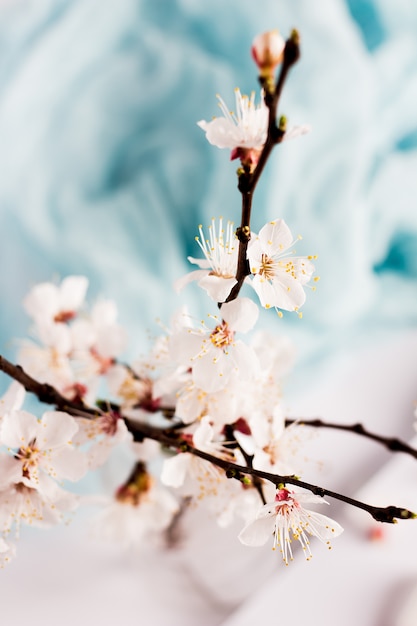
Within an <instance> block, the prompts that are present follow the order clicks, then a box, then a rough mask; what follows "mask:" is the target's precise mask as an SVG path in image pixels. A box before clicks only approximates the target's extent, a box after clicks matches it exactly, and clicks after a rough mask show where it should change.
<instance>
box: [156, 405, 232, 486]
mask: <svg viewBox="0 0 417 626" xmlns="http://www.w3.org/2000/svg"><path fill="white" fill-rule="evenodd" d="M214 435H215V432H214V429H213V427H212V425H211V423H210V417H209V416H205V417H203V419H202V420H201V422H200V424H199V426H198V427H197V429H196V431H195V432H194V433H193V435H192V438H191V439H192V445H193V446H194V447H195V448H197V450H201V451H202V452H207V453H209V454H212V455H213V456H217V457H218V458H223V459H229V460H230V461H232V460H233V452H231V451H230V450H228V449H227V448H225V447H224V446H223V444H222V443H221V442H218V441H215V440H214ZM190 479H191V480H190ZM224 479H225V475H224V472H223V470H221V469H220V468H218V467H217V466H216V465H213V464H212V463H210V462H209V461H206V460H205V459H202V458H200V457H198V456H196V455H194V454H192V453H191V452H182V453H178V454H176V455H175V456H173V457H171V458H169V459H166V460H165V461H164V465H163V468H162V473H161V481H162V483H163V484H164V485H167V486H168V487H176V488H178V487H183V486H184V489H185V490H183V493H187V494H188V495H197V496H198V497H202V496H203V495H207V494H213V493H215V492H216V490H217V487H218V485H219V483H220V482H221V481H222V480H224ZM196 492H197V493H196Z"/></svg>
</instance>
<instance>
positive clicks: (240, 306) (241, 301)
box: [221, 298, 259, 333]
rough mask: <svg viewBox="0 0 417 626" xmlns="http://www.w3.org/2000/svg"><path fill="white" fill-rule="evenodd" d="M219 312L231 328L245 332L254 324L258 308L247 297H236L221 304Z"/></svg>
mask: <svg viewBox="0 0 417 626" xmlns="http://www.w3.org/2000/svg"><path fill="white" fill-rule="evenodd" d="M221 314H222V317H223V319H224V321H225V322H227V324H228V325H229V326H230V328H231V329H232V330H234V331H237V332H241V333H247V332H248V331H249V330H251V329H252V328H253V327H254V326H255V324H256V321H257V319H258V316H259V310H258V307H257V306H256V304H255V303H254V302H252V300H249V298H236V300H232V301H231V302H225V303H224V304H223V305H222V308H221Z"/></svg>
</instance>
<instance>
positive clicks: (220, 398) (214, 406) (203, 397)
mask: <svg viewBox="0 0 417 626" xmlns="http://www.w3.org/2000/svg"><path fill="white" fill-rule="evenodd" d="M239 382H240V381H239V379H238V377H237V376H236V375H233V374H232V375H231V377H230V378H229V382H228V384H227V387H224V388H223V389H220V391H216V392H215V393H207V392H206V391H203V389H201V388H200V387H197V385H196V384H195V383H194V382H193V381H192V379H190V380H189V381H188V383H187V384H185V385H184V386H183V388H182V389H180V390H179V392H178V393H177V398H176V406H175V415H176V416H177V417H178V418H179V419H180V420H181V421H182V422H183V423H184V424H191V423H192V422H194V421H197V420H199V419H201V418H202V417H204V416H205V415H210V418H211V420H212V422H213V423H214V424H215V426H216V428H219V429H220V430H222V427H223V426H224V425H225V424H229V423H230V422H233V421H234V420H235V419H237V418H238V415H237V414H236V408H237V395H238V393H239V390H240V387H241V386H240V384H239Z"/></svg>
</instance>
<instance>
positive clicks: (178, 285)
mask: <svg viewBox="0 0 417 626" xmlns="http://www.w3.org/2000/svg"><path fill="white" fill-rule="evenodd" d="M207 274H208V270H194V271H193V272H188V274H185V276H182V277H181V278H179V279H178V280H176V281H175V283H174V289H175V291H176V292H177V293H179V292H180V291H182V290H183V289H184V287H186V286H187V285H188V284H189V283H191V282H192V281H193V280H200V279H201V278H203V277H204V276H207Z"/></svg>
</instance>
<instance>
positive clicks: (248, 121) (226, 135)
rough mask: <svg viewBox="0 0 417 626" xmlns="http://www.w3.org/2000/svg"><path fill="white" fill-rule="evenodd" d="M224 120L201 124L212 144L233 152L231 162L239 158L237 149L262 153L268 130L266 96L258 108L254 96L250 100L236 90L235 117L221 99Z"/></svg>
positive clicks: (218, 97) (199, 124) (219, 98)
mask: <svg viewBox="0 0 417 626" xmlns="http://www.w3.org/2000/svg"><path fill="white" fill-rule="evenodd" d="M217 99H218V100H219V106H220V109H221V111H222V113H223V116H222V117H215V118H214V119H213V120H212V121H211V122H206V121H204V120H202V121H200V122H198V126H200V128H202V129H203V130H204V131H205V133H206V137H207V140H208V141H209V143H211V144H213V145H214V146H217V147H218V148H229V150H232V158H236V156H239V155H238V154H236V153H235V152H233V151H235V150H236V149H238V148H245V149H254V150H255V151H260V150H262V148H263V145H264V143H265V141H266V136H267V129H268V114H269V113H268V108H267V106H266V105H265V102H264V98H263V93H261V101H260V104H258V105H256V104H255V92H252V94H251V97H250V98H249V97H248V96H246V95H243V96H242V94H241V93H240V90H239V89H235V99H236V113H233V112H231V111H230V110H229V108H228V107H227V105H226V103H225V102H224V100H223V99H222V98H221V97H220V96H219V95H218V96H217Z"/></svg>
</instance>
